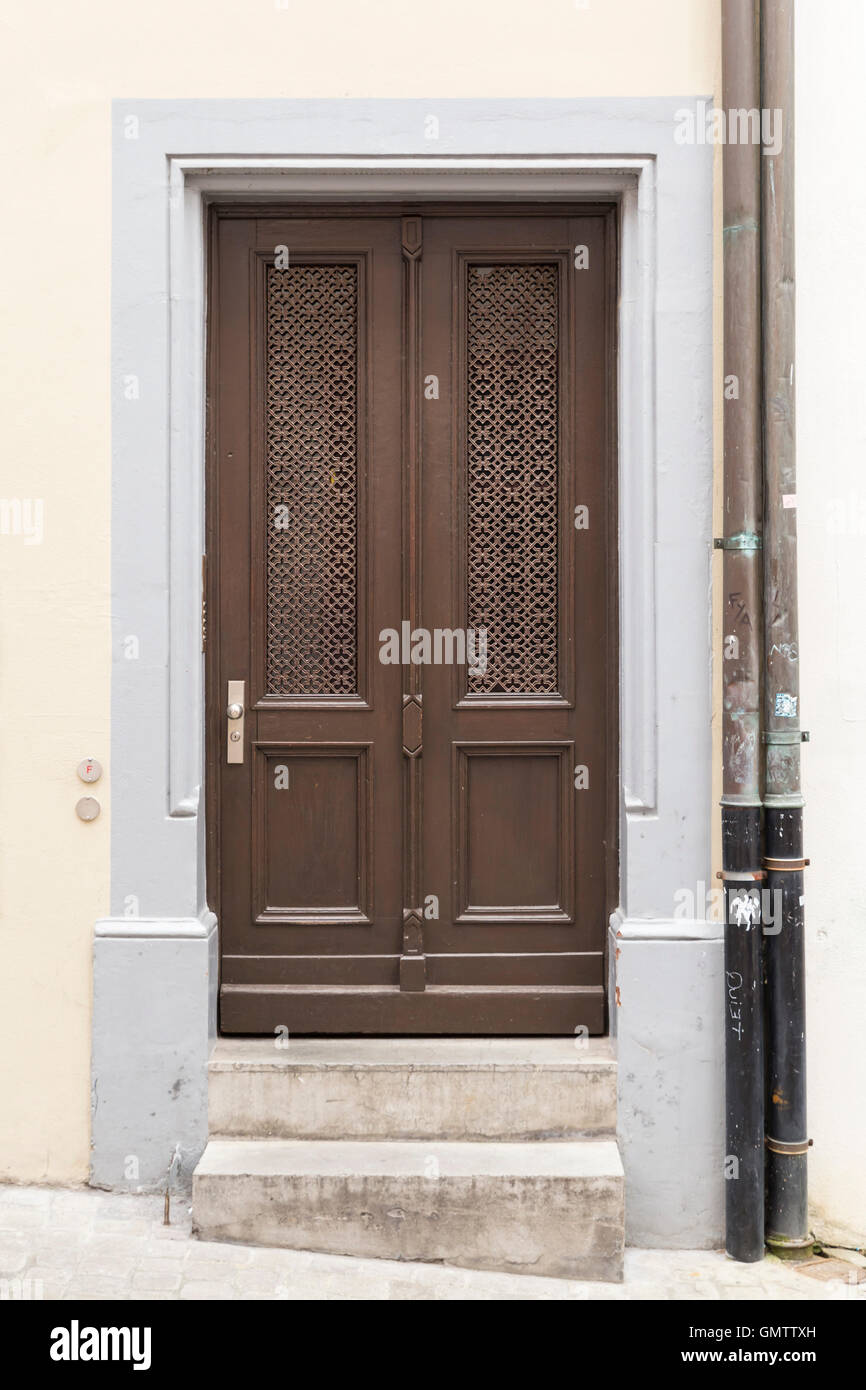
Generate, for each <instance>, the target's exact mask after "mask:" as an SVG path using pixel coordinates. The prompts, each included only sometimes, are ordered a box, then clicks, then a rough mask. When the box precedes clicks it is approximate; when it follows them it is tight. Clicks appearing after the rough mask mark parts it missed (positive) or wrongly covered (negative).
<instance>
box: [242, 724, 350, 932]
mask: <svg viewBox="0 0 866 1390" xmlns="http://www.w3.org/2000/svg"><path fill="white" fill-rule="evenodd" d="M253 753H254V764H253V799H254V805H255V817H256V822H257V827H256V829H257V833H256V835H255V836H254V839H253V881H254V885H255V887H254V896H255V902H256V920H257V921H258V922H259V923H270V922H276V923H285V924H297V925H307V926H326V925H342V924H345V925H357V924H366V923H368V922H369V920H370V915H369V909H370V903H369V897H370V892H371V889H372V869H371V864H370V855H371V851H372V841H371V834H372V819H371V794H372V774H371V767H370V756H371V755H370V748H369V745H367V744H348V743H303V744H297V743H282V742H281V743H269V744H264V743H256V744H255V745H254V746H253Z"/></svg>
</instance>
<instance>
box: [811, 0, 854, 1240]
mask: <svg viewBox="0 0 866 1390" xmlns="http://www.w3.org/2000/svg"><path fill="white" fill-rule="evenodd" d="M796 21H797V30H796V32H797V111H796V119H797V136H796V138H797V170H796V176H797V452H798V470H799V481H798V492H799V507H798V516H799V529H800V614H801V623H800V636H801V681H802V712H803V727H804V728H807V729H809V730H810V732H811V736H812V742H811V743H810V744H807V745H806V746H805V747H804V750H803V763H804V782H805V794H806V811H805V827H806V829H805V844H806V854H807V855H808V856H809V857H810V858H811V860H812V867H811V869H807V871H806V927H807V970H808V1015H807V1029H808V1067H809V1078H808V1089H809V1133H810V1135H811V1136H812V1137H813V1138H814V1141H815V1147H814V1149H813V1150H812V1153H811V1158H810V1179H811V1195H812V1205H813V1227H814V1230H815V1232H816V1234H818V1235H835V1237H836V1238H837V1239H842V1240H843V1241H844V1242H845V1243H846V1244H863V1243H866V881H864V868H866V843H864V826H866V816H864V807H863V791H864V784H866V414H864V406H866V181H864V177H863V171H862V130H863V121H862V107H863V91H864V87H866V5H864V3H863V0H833V4H832V5H828V4H827V3H826V0H797V4H796Z"/></svg>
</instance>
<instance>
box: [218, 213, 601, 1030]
mask: <svg viewBox="0 0 866 1390" xmlns="http://www.w3.org/2000/svg"><path fill="white" fill-rule="evenodd" d="M613 236H614V222H613V218H612V216H611V213H610V210H609V209H605V208H590V209H586V208H583V209H581V208H573V209H572V208H569V209H562V210H559V209H558V208H556V207H552V208H551V207H548V208H547V209H546V210H539V209H537V208H525V209H524V208H513V209H509V210H503V209H499V210H495V209H490V210H487V209H486V208H472V209H467V210H466V211H461V210H460V209H459V208H454V207H451V208H448V207H429V208H422V209H418V208H407V209H397V210H394V209H392V208H390V207H380V208H365V209H353V210H349V209H336V208H335V209H306V210H305V209H304V208H302V207H299V208H293V209H292V210H286V209H280V210H277V211H273V210H268V211H267V212H262V213H256V212H255V211H251V210H247V211H246V212H244V211H243V210H240V209H234V210H232V209H228V208H227V209H223V210H220V211H218V212H216V213H215V214H214V218H213V226H212V238H211V264H210V331H209V342H210V348H209V364H210V365H209V387H208V401H209V438H210V483H209V499H208V574H209V582H208V595H209V597H208V629H209V631H208V642H207V652H208V656H207V671H208V779H209V782H208V808H209V816H208V825H209V880H210V881H209V893H210V899H211V902H212V904H213V906H214V907H215V909H216V910H217V912H218V917H219V929H220V938H221V985H220V1000H221V1009H220V1015H221V1028H222V1031H223V1032H227V1033H270V1032H272V1031H273V1030H274V1029H278V1028H280V1027H285V1028H287V1029H288V1030H289V1032H290V1033H392V1032H396V1033H400V1032H402V1033H479V1032H480V1033H515V1034H517V1033H544V1034H558V1033H571V1032H573V1031H574V1030H575V1029H576V1028H579V1027H580V1026H581V1025H583V1026H585V1027H586V1028H588V1029H589V1031H590V1032H599V1031H602V1030H603V1029H604V1025H605V1011H604V988H603V985H604V978H603V972H604V940H605V928H606V919H607V911H608V907H609V891H610V887H611V880H612V874H613V872H614V871H615V845H614V840H615V831H614V829H613V826H614V824H615V816H614V813H613V806H614V797H613V791H614V788H615V775H616V769H615V766H614V749H615V746H616V726H617V713H616V671H615V666H616V657H615V640H614V625H613V622H612V613H613V611H614V598H615V593H614V589H615V585H614V580H613V575H614V572H615V540H614V534H615V533H614V524H613V515H612V512H613V495H612V481H611V472H612V469H611V466H610V459H611V455H612V438H611V423H610V422H611V419H612V391H613V383H612V380H611V377H612V357H613V354H612V350H611V341H612V331H611V322H612V309H611V306H612V299H613V282H614V270H613V267H614V266H615V248H614V245H613ZM230 682H233V683H235V684H234V685H232V686H231V687H230V686H229V683H230ZM238 682H242V683H243V685H242V686H240V685H238V684H237V683H238ZM229 705H233V706H234V708H233V709H232V710H231V711H229ZM239 710H240V716H239V717H234V718H229V717H228V716H229V713H231V714H233V715H234V716H238V711H239Z"/></svg>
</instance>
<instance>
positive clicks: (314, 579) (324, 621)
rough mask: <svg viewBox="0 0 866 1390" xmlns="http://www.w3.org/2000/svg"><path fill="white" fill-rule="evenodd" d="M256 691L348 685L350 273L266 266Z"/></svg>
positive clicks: (352, 533) (353, 487) (353, 408)
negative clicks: (259, 679) (262, 590)
mask: <svg viewBox="0 0 866 1390" xmlns="http://www.w3.org/2000/svg"><path fill="white" fill-rule="evenodd" d="M266 292H267V306H266V321H267V328H266V362H265V376H266V382H265V400H266V411H267V416H266V431H265V441H266V493H267V518H268V526H267V560H266V570H267V572H266V610H267V642H266V672H267V683H266V690H267V694H269V695H341V694H354V693H355V692H356V690H357V688H358V640H357V633H358V621H357V604H358V596H357V587H358V554H357V551H358V522H357V512H358V467H357V450H358V438H357V435H358V425H357V415H358V401H357V396H358V268H357V266H356V265H335V264H320V265H289V266H288V267H287V268H285V269H278V268H276V267H275V266H273V265H271V266H268V269H267V291H266Z"/></svg>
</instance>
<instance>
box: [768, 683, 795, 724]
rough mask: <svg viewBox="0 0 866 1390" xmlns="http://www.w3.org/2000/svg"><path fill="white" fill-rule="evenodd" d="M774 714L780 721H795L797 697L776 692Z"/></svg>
mask: <svg viewBox="0 0 866 1390" xmlns="http://www.w3.org/2000/svg"><path fill="white" fill-rule="evenodd" d="M774 713H775V714H776V715H777V716H778V717H779V718H780V719H796V718H797V696H796V695H788V694H787V692H786V691H784V690H780V691H778V692H777V694H776V708H775V711H774Z"/></svg>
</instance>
